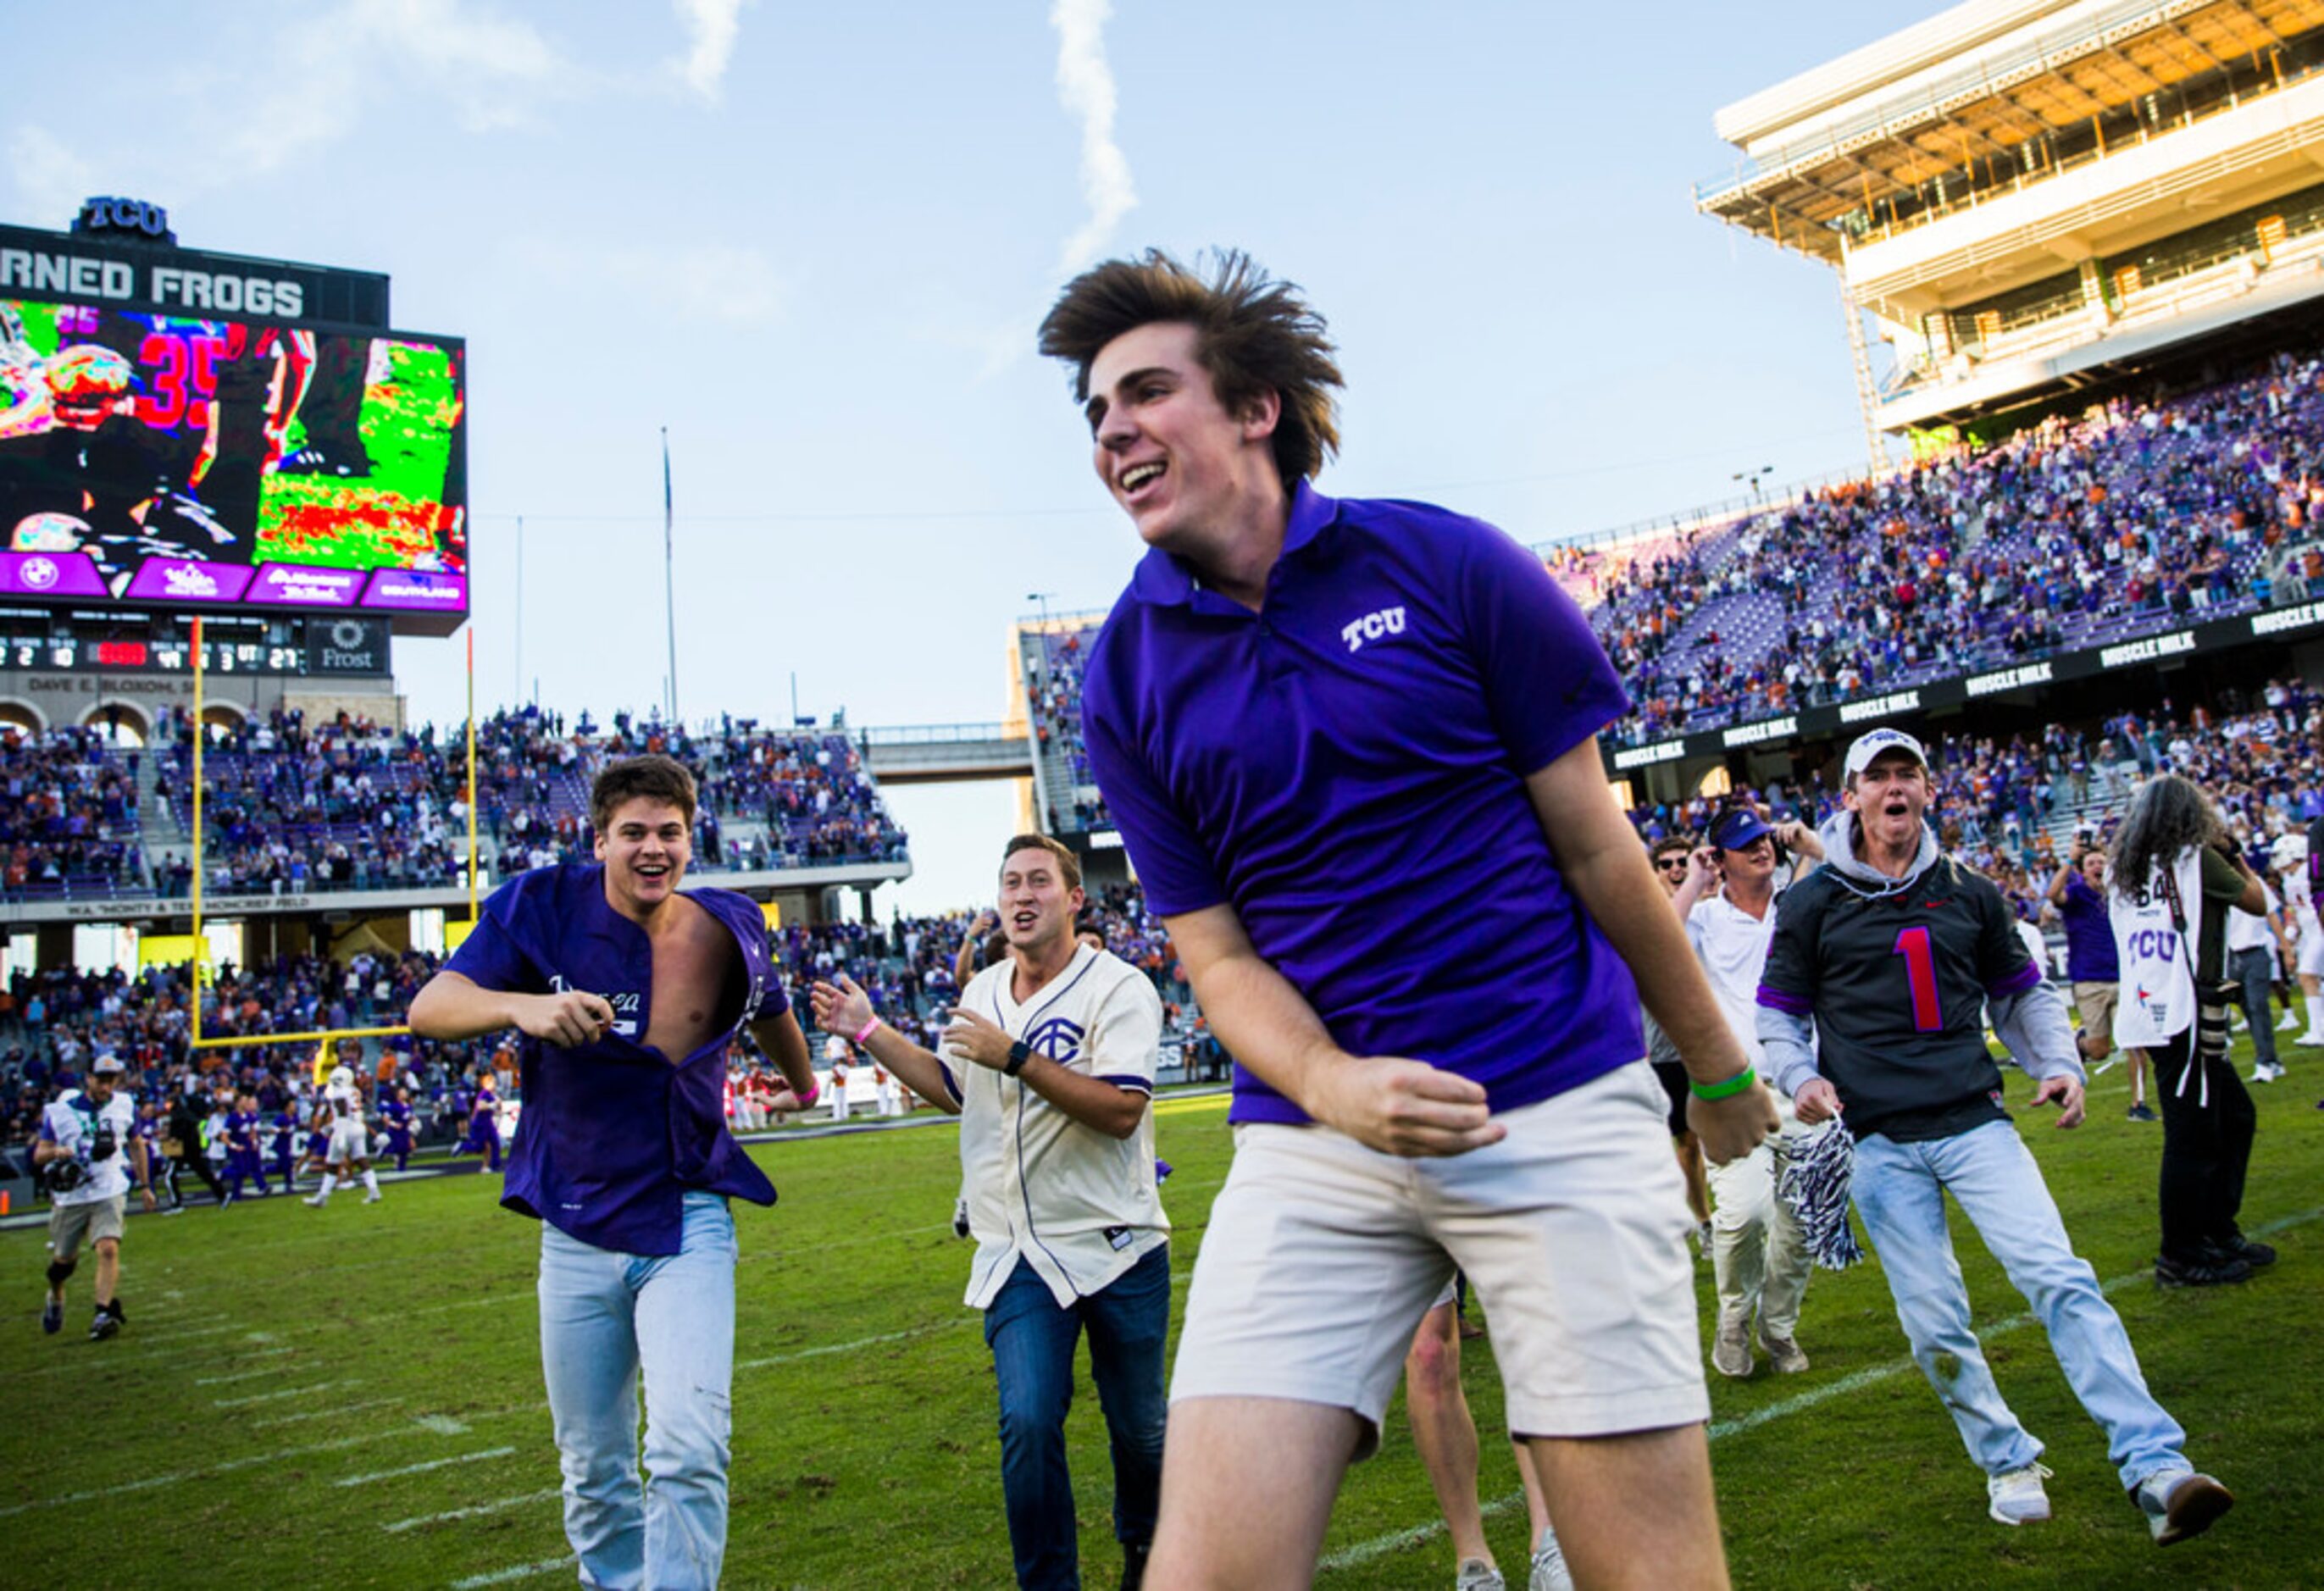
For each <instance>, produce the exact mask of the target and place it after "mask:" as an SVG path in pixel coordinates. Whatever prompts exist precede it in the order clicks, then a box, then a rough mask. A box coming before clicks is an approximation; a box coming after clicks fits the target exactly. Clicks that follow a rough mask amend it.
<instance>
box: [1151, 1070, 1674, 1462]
mask: <svg viewBox="0 0 2324 1591" xmlns="http://www.w3.org/2000/svg"><path fill="white" fill-rule="evenodd" d="M1665 1111H1666V1100H1665V1096H1664V1093H1663V1089H1662V1085H1661V1084H1660V1083H1659V1082H1657V1081H1655V1074H1654V1072H1653V1071H1651V1070H1649V1068H1648V1067H1647V1064H1646V1062H1645V1061H1643V1060H1641V1061H1637V1062H1633V1063H1631V1064H1630V1065H1628V1066H1624V1067H1621V1068H1619V1069H1618V1070H1617V1071H1611V1072H1609V1073H1608V1074H1606V1075H1605V1076H1603V1077H1600V1078H1597V1079H1595V1080H1593V1081H1590V1082H1587V1083H1584V1084H1583V1085H1582V1086H1581V1087H1580V1088H1577V1089H1572V1090H1568V1091H1567V1092H1565V1093H1563V1094H1560V1095H1557V1096H1556V1097H1554V1098H1553V1099H1545V1100H1543V1101H1541V1102H1540V1103H1538V1104H1535V1105H1529V1106H1526V1107H1524V1108H1521V1109H1517V1110H1511V1111H1507V1112H1504V1113H1503V1114H1502V1115H1501V1116H1500V1117H1499V1120H1500V1121H1501V1123H1502V1124H1503V1125H1504V1126H1506V1127H1508V1136H1507V1137H1505V1138H1504V1139H1502V1140H1501V1142H1499V1143H1498V1144H1494V1145H1489V1146H1488V1147H1486V1148H1483V1149H1477V1150H1472V1151H1471V1152H1470V1153H1469V1154H1461V1155H1454V1156H1452V1157H1451V1158H1448V1159H1426V1160H1405V1159H1399V1158H1398V1157H1397V1156H1395V1155H1392V1154H1381V1153H1379V1152H1378V1151H1376V1150H1371V1149H1367V1148H1365V1147H1364V1146H1363V1145H1360V1144H1358V1143H1356V1142H1355V1141H1354V1140H1353V1139H1351V1138H1349V1137H1347V1136H1345V1135H1343V1134H1342V1133H1339V1132H1336V1131H1334V1130H1333V1129H1332V1128H1329V1127H1285V1126H1279V1125H1276V1124H1272V1123H1264V1122H1248V1123H1245V1124H1243V1125H1242V1126H1240V1127H1237V1128H1236V1129H1235V1158H1234V1168H1233V1170H1232V1171H1231V1172H1230V1173H1228V1176H1227V1182H1226V1186H1225V1187H1224V1188H1222V1189H1221V1190H1220V1192H1219V1197H1218V1200H1217V1202H1216V1203H1215V1204H1214V1205H1213V1207H1212V1209H1211V1215H1210V1220H1209V1224H1208V1229H1207V1231H1206V1232H1205V1234H1204V1237H1203V1247H1202V1253H1201V1254H1200V1255H1198V1256H1197V1257H1196V1259H1195V1262H1194V1283H1193V1287H1192V1290H1191V1291H1190V1292H1189V1294H1188V1296H1187V1301H1186V1319H1185V1328H1184V1329H1183V1331H1182V1332H1181V1335H1180V1339H1179V1344H1178V1357H1177V1362H1176V1367H1175V1369H1174V1371H1173V1373H1172V1381H1171V1387H1170V1396H1171V1399H1172V1401H1174V1402H1176V1400H1178V1399H1181V1398H1207V1397H1243V1398H1292V1399H1296V1400H1298V1401H1300V1402H1313V1403H1325V1404H1329V1405H1331V1406H1333V1407H1335V1408H1342V1409H1347V1410H1351V1411H1352V1412H1354V1413H1355V1414H1356V1415H1357V1416H1358V1417H1359V1418H1360V1419H1361V1420H1362V1421H1364V1422H1365V1424H1366V1426H1367V1427H1368V1429H1367V1430H1366V1431H1365V1432H1364V1435H1363V1438H1362V1440H1361V1442H1360V1446H1359V1449H1358V1452H1359V1456H1366V1455H1369V1453H1370V1452H1371V1451H1372V1449H1373V1448H1375V1447H1377V1446H1378V1445H1379V1422H1380V1417H1381V1416H1382V1414H1383V1413H1385V1412H1386V1411H1387V1409H1388V1398H1389V1396H1390V1394H1392V1393H1394V1392H1395V1390H1396V1384H1397V1377H1398V1375H1400V1374H1401V1372H1402V1368H1403V1364H1404V1357H1405V1352H1406V1349H1407V1348H1408V1347H1410V1346H1411V1343H1412V1335H1413V1331H1414V1329H1415V1328H1416V1327H1417V1326H1418V1325H1419V1323H1420V1318H1421V1316H1422V1315H1423V1314H1425V1312H1426V1311H1427V1310H1428V1308H1429V1307H1430V1305H1431V1303H1432V1302H1434V1301H1438V1300H1440V1299H1441V1298H1442V1297H1443V1291H1444V1288H1445V1286H1446V1284H1447V1283H1449V1282H1450V1281H1451V1279H1452V1271H1453V1268H1454V1266H1455V1265H1458V1266H1459V1267H1460V1268H1461V1269H1462V1270H1463V1271H1465V1272H1467V1273H1468V1276H1469V1285H1470V1286H1471V1288H1473V1289H1474V1290H1475V1291H1476V1293H1477V1296H1478V1297H1479V1299H1480V1300H1481V1301H1483V1304H1484V1308H1485V1313H1486V1314H1487V1316H1488V1317H1489V1319H1490V1320H1491V1321H1492V1329H1493V1350H1494V1355H1495V1357H1496V1358H1497V1359H1498V1360H1499V1365H1500V1368H1501V1379H1502V1384H1503V1386H1504V1387H1505V1389H1506V1391H1507V1394H1508V1395H1507V1400H1506V1402H1507V1412H1508V1427H1509V1430H1511V1432H1512V1433H1514V1434H1516V1435H1518V1436H1553V1437H1590V1436H1610V1435H1614V1434H1617V1433H1619V1432H1624V1431H1636V1430H1664V1429H1667V1428H1669V1427H1672V1426H1678V1425H1691V1424H1696V1423H1699V1422H1701V1421H1705V1420H1708V1419H1709V1418H1710V1417H1711V1401H1710V1396H1709V1393H1707V1392H1706V1391H1705V1390H1704V1387H1703V1380H1702V1345H1701V1333H1700V1331H1699V1329H1698V1327H1697V1323H1696V1311H1695V1297H1694V1265H1693V1260H1692V1256H1691V1255H1689V1253H1688V1252H1687V1247H1686V1235H1687V1233H1688V1231H1689V1230H1690V1229H1692V1226H1693V1219H1692V1217H1691V1216H1689V1215H1688V1214H1687V1209H1686V1200H1685V1191H1684V1186H1683V1182H1682V1181H1681V1179H1680V1174H1679V1168H1678V1162H1677V1161H1676V1160H1675V1159H1674V1158H1673V1157H1672V1155H1671V1152H1670V1131H1669V1128H1668V1126H1667V1125H1666V1122H1665Z"/></svg>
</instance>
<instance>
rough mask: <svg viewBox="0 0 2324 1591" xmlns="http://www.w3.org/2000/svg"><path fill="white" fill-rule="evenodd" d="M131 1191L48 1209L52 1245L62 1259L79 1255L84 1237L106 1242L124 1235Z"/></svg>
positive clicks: (52, 1248) (88, 1239) (50, 1242)
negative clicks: (125, 1216) (125, 1214)
mask: <svg viewBox="0 0 2324 1591" xmlns="http://www.w3.org/2000/svg"><path fill="white" fill-rule="evenodd" d="M128 1202H129V1199H128V1195H126V1194H124V1193H115V1195H114V1196H113V1197H112V1198H110V1199H92V1200H88V1202H87V1203H84V1204H60V1205H56V1206H54V1207H53V1208H51V1209H50V1211H49V1247H50V1248H51V1250H53V1251H54V1252H55V1254H56V1256H57V1258H58V1259H60V1260H71V1259H75V1258H78V1256H79V1254H80V1246H81V1244H82V1243H83V1241H89V1242H98V1243H101V1242H103V1241H104V1240H105V1239H106V1238H107V1237H111V1238H114V1239H115V1240H116V1241H117V1240H118V1239H119V1238H120V1237H121V1229H122V1227H123V1225H124V1219H123V1217H124V1209H126V1207H127V1205H128Z"/></svg>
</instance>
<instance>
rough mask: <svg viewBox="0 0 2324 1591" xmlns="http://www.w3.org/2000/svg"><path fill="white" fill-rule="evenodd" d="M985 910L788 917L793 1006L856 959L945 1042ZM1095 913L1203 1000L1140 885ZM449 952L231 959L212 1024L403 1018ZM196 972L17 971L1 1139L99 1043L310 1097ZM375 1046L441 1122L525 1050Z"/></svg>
mask: <svg viewBox="0 0 2324 1591" xmlns="http://www.w3.org/2000/svg"><path fill="white" fill-rule="evenodd" d="M974 921H975V914H973V913H971V912H954V913H951V914H948V915H938V916H929V917H900V916H899V917H898V918H896V919H895V920H894V921H892V922H890V923H885V924H881V923H871V924H862V923H827V924H812V925H807V924H786V925H785V926H784V927H783V928H782V929H780V930H779V932H778V935H777V938H778V948H779V952H780V953H781V958H782V964H783V968H784V971H785V975H786V978H787V979H788V993H789V995H790V998H791V1001H792V1005H793V1007H794V1009H795V1010H797V1011H798V1013H799V1014H800V1016H801V1018H802V1020H803V1021H805V1022H806V1023H807V1026H808V1027H809V1029H810V1031H811V1032H812V1030H813V1019H812V1017H811V1016H809V1015H808V1013H809V1012H810V1011H811V1010H812V1007H811V1005H810V1004H809V1002H808V999H807V989H808V986H809V985H810V984H811V983H813V982H814V981H815V980H816V979H831V978H834V977H835V976H837V975H839V974H841V973H844V974H846V975H847V976H849V977H851V978H853V979H855V980H856V981H857V982H858V983H860V984H861V985H862V987H863V988H864V989H867V990H869V991H871V995H872V998H873V1000H874V1003H875V1004H876V1005H877V1006H878V1007H879V1008H880V1010H881V1013H882V1014H883V1015H884V1016H887V1017H888V1018H889V1020H890V1022H892V1023H893V1024H894V1025H896V1026H898V1027H899V1028H900V1029H902V1030H903V1031H905V1032H907V1033H908V1034H910V1035H913V1036H914V1037H916V1038H917V1039H918V1040H919V1041H920V1042H923V1043H929V1044H933V1043H935V1042H936V1039H937V1036H938V1032H939V1030H940V1028H941V1025H942V1021H943V1017H944V1015H945V1012H946V1010H947V1009H948V1008H949V1007H950V1006H951V1005H952V1003H953V1001H954V999H955V998H957V996H958V993H959V984H958V982H957V981H956V979H955V977H954V966H955V960H956V958H957V957H958V955H959V952H960V948H961V943H962V941H963V940H964V938H965V937H966V935H967V934H968V933H969V931H970V929H971V927H972V926H973V923H974ZM1084 923H1085V924H1089V925H1092V926H1094V927H1096V928H1097V929H1098V930H1099V931H1100V932H1102V933H1104V934H1105V936H1106V940H1107V945H1108V948H1109V949H1110V950H1111V951H1112V952H1113V953H1115V954H1117V955H1120V957H1122V958H1123V959H1124V960H1125V961H1130V963H1131V964H1132V965H1133V966H1136V967H1139V969H1141V970H1144V971H1145V972H1146V973H1147V975H1148V977H1149V978H1151V979H1153V980H1154V983H1155V987H1156V989H1157V991H1159V992H1160V993H1161V995H1162V997H1163V999H1164V1001H1165V1007H1166V1011H1167V1015H1168V1017H1169V1020H1170V1022H1171V1024H1172V1025H1173V1026H1174V1027H1175V1026H1176V1025H1178V1024H1179V1022H1180V1021H1181V1019H1182V1018H1183V1017H1184V1016H1185V1011H1186V1009H1187V1007H1188V1006H1189V1005H1190V1003H1191V996H1190V994H1189V991H1188V990H1187V988H1186V984H1185V971H1184V970H1183V969H1182V968H1180V967H1179V965H1178V964H1177V961H1176V953H1175V952H1174V951H1173V950H1172V949H1171V946H1170V944H1169V941H1168V938H1167V935H1166V934H1165V933H1163V931H1162V928H1161V924H1159V923H1158V922H1157V921H1156V920H1155V919H1153V918H1151V917H1149V916H1148V915H1147V912H1146V909H1145V904H1144V901H1143V899H1142V898H1141V897H1139V894H1138V892H1137V891H1136V890H1135V889H1133V888H1125V887H1115V888H1112V889H1110V890H1106V891H1102V892H1100V893H1099V894H1097V895H1095V896H1093V898H1092V900H1091V902H1090V905H1089V907H1088V909H1087V910H1086V912H1085V913H1084ZM437 967H438V961H436V959H435V958H433V957H431V956H428V955H424V954H420V953H417V952H406V953H403V954H400V955H397V954H389V953H386V952H367V953H363V954H358V955H355V956H354V957H351V958H350V959H348V960H347V961H324V960H319V959H317V958H313V957H294V958H291V959H288V960H285V961H278V962H274V963H272V964H269V965H266V966H263V967H259V968H255V969H249V970H244V969H237V968H234V967H231V966H229V967H226V968H223V969H221V970H220V971H219V972H218V974H217V979H216V980H215V982H212V983H209V984H207V985H206V986H205V989H204V991H203V993H204V1003H203V1007H202V1032H203V1034H204V1035H206V1036H207V1037H210V1038H226V1037H244V1038H248V1037H258V1036H262V1035H266V1034H270V1033H312V1032H317V1031H327V1030H333V1029H345V1028H349V1027H371V1026H385V1025H396V1024H399V1023H400V1022H401V1019H402V1013H403V1012H404V1010H405V1009H406V1008H407V1007H409V1005H410V1000H411V997H412V996H413V995H414V994H416V993H417V992H418V991H419V989H420V986H421V985H422V984H423V983H425V982H426V981H427V980H428V979H429V977H431V976H432V975H433V974H434V973H435V971H436V970H437ZM189 979H190V974H189V969H187V968H186V967H183V966H176V967H152V968H148V969H146V970H143V971H142V972H139V973H137V974H135V975H134V976H133V975H130V974H127V973H124V972H121V971H113V972H106V973H96V972H74V971H69V970H49V971H43V972H42V973H40V974H38V975H34V976H27V975H24V974H21V973H20V974H18V975H17V976H16V978H15V979H14V980H13V982H12V983H11V985H10V986H9V987H7V988H6V989H0V1147H5V1146H9V1145H23V1143H25V1142H26V1141H28V1140H29V1137H30V1136H31V1134H32V1131H33V1130H34V1128H35V1127H37V1125H38V1122H39V1119H40V1111H41V1107H42V1104H43V1103H44V1102H45V1101H46V1100H48V1099H52V1098H54V1097H55V1095H56V1093H57V1092H58V1091H60V1090H61V1089H63V1088H65V1087H69V1086H74V1084H75V1082H76V1081H77V1080H78V1077H79V1076H80V1074H81V1072H82V1071H83V1070H84V1069H85V1068H86V1066H87V1063H88V1061H89V1060H90V1059H91V1058H93V1057H94V1056H95V1055H97V1054H98V1053H109V1054H115V1055H118V1056H119V1057H120V1058H121V1059H122V1061H123V1062H124V1063H125V1064H126V1065H127V1067H128V1069H129V1071H128V1076H127V1079H126V1080H125V1081H126V1086H127V1087H128V1088H129V1089H130V1090H132V1092H133V1093H134V1095H135V1096H136V1097H137V1098H138V1099H140V1100H141V1101H143V1102H152V1103H156V1104H159V1105H161V1106H163V1107H165V1108H166V1105H167V1103H168V1101H169V1100H170V1099H172V1098H174V1097H175V1096H176V1095H178V1094H180V1093H189V1092H196V1091H198V1092H201V1093H203V1094H205V1095H207V1094H209V1093H213V1092H214V1091H215V1090H217V1088H218V1087H219V1086H220V1085H225V1086H226V1087H227V1088H229V1089H230V1090H231V1091H233V1092H235V1093H245V1092H246V1093H250V1094H252V1095H253V1096H254V1098H256V1099H258V1101H259V1105H260V1108H261V1109H262V1110H263V1111H265V1112H269V1113H271V1112H272V1111H273V1110H274V1109H276V1108H278V1107H279V1105H280V1102H281V1101H283V1100H300V1099H305V1098H306V1096H307V1095H308V1093H309V1091H310V1090H311V1086H312V1071H313V1067H314V1062H315V1045H314V1044H312V1043H298V1044H279V1045H278V1044H260V1045H253V1046H250V1047H247V1048H240V1049H235V1050H230V1051H218V1050H208V1051H201V1052H197V1051H195V1050H194V1049H193V1047H192V1045H191V1044H190V1039H191V1037H192V1025H191V1022H190V1020H189V1009H190V1006H191V999H192V987H191V983H190V980H189ZM816 1036H817V1037H820V1036H822V1035H816ZM374 1048H375V1052H376V1054H377V1057H378V1072H377V1080H378V1081H379V1082H380V1083H381V1084H382V1085H392V1086H401V1087H406V1088H409V1089H410V1090H412V1101H413V1104H414V1107H415V1108H416V1109H418V1111H419V1112H420V1117H421V1118H422V1120H431V1119H433V1120H438V1121H440V1123H441V1124H442V1128H443V1132H444V1133H452V1132H455V1131H457V1129H458V1128H459V1127H460V1126H461V1124H463V1123H464V1122H465V1120H466V1099H469V1098H471V1097H473V1095H472V1090H474V1088H475V1084H476V1081H477V1080H478V1079H479V1078H480V1077H481V1076H483V1075H484V1073H485V1072H488V1071H489V1072H494V1073H505V1072H508V1071H510V1069H511V1067H512V1054H513V1052H512V1051H511V1050H510V1049H509V1048H508V1046H507V1045H506V1044H505V1043H503V1042H502V1041H501V1040H497V1039H488V1040H477V1041H474V1042H470V1043H466V1044H435V1043H430V1042H428V1041H415V1040H412V1039H410V1038H408V1037H404V1036H401V1035H398V1036H396V1037H394V1038H392V1039H390V1040H389V1041H387V1042H386V1043H385V1044H376V1043H375V1045H374ZM729 1066H730V1070H731V1071H732V1072H733V1074H734V1076H735V1077H736V1079H737V1081H738V1083H739V1082H742V1081H751V1082H754V1083H764V1084H765V1085H766V1086H767V1088H768V1089H769V1090H771V1089H772V1087H773V1086H774V1085H773V1073H772V1070H771V1068H770V1065H769V1064H768V1062H766V1060H765V1058H764V1057H763V1056H761V1055H760V1054H759V1053H757V1050H756V1047H755V1046H754V1045H752V1044H751V1043H750V1042H749V1041H748V1039H747V1037H743V1036H739V1035H738V1037H737V1039H736V1041H735V1044H734V1046H733V1050H732V1053H730V1056H729ZM515 1081H516V1080H515V1079H514V1078H513V1077H507V1078H503V1080H502V1081H501V1083H500V1093H501V1095H502V1097H503V1098H509V1097H512V1091H513V1087H514V1084H515ZM439 1136H441V1135H439Z"/></svg>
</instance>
